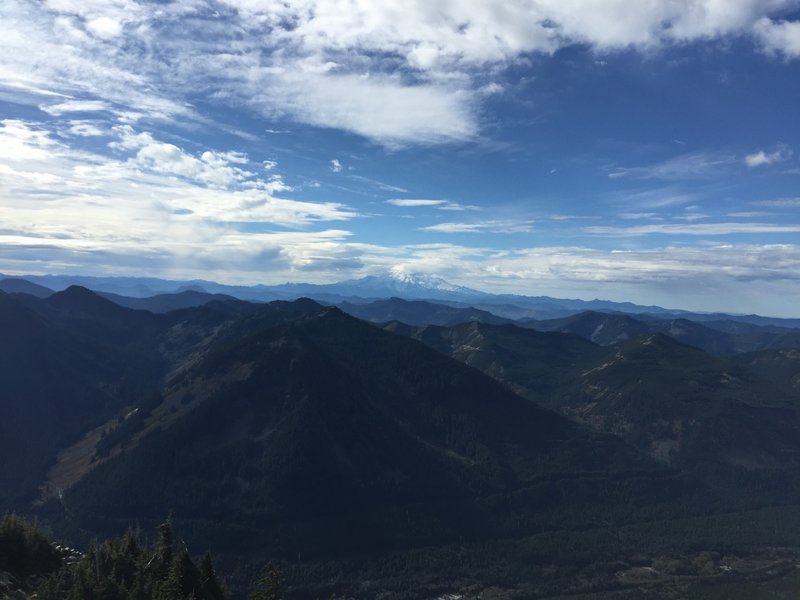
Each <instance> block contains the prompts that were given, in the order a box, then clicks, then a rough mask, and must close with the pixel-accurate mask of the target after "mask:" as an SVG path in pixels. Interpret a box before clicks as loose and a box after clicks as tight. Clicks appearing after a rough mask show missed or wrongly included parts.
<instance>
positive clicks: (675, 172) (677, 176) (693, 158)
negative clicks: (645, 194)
mask: <svg viewBox="0 0 800 600" xmlns="http://www.w3.org/2000/svg"><path fill="white" fill-rule="evenodd" d="M736 162H737V161H736V157H735V156H732V155H727V154H713V153H691V154H682V155H680V156H676V157H674V158H670V159H668V160H665V161H662V162H658V163H654V164H650V165H642V166H636V167H616V168H614V169H613V170H611V172H610V173H609V174H608V177H609V178H611V179H622V178H631V179H663V180H687V179H709V178H714V177H716V176H718V175H719V174H720V172H722V171H723V170H725V169H727V168H728V167H730V166H731V165H734V164H736Z"/></svg>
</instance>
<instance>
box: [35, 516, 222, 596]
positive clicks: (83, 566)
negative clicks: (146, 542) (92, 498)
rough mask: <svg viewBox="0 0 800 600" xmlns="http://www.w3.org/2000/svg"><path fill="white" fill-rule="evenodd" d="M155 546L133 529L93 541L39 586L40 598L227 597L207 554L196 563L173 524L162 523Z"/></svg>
mask: <svg viewBox="0 0 800 600" xmlns="http://www.w3.org/2000/svg"><path fill="white" fill-rule="evenodd" d="M158 532H159V539H158V542H157V543H156V546H155V548H147V547H144V546H142V545H141V544H140V543H139V536H138V535H137V532H136V531H134V530H128V532H127V533H126V534H125V535H124V536H122V537H121V538H114V539H110V540H106V541H104V542H101V543H94V544H92V545H91V547H90V548H89V550H88V551H87V552H86V553H85V554H84V555H83V556H81V557H80V558H78V559H77V560H72V561H70V560H66V561H65V563H64V566H63V567H62V568H61V569H60V570H59V571H58V572H57V573H55V574H54V575H51V576H50V577H48V578H47V579H45V580H44V581H43V582H42V584H41V585H40V586H39V591H38V598H39V599H40V600H151V599H152V600H228V599H229V598H230V594H229V593H228V591H227V589H226V588H225V585H224V583H223V582H222V581H220V579H219V578H218V577H217V575H216V573H215V572H214V566H213V564H212V561H211V557H210V556H209V555H208V554H206V555H205V556H204V557H203V558H202V560H201V561H200V563H199V564H198V563H196V562H195V561H194V560H193V559H192V557H191V556H190V555H189V552H188V550H187V548H186V545H185V544H182V543H179V544H176V543H175V541H174V538H173V532H172V525H171V524H170V523H169V522H166V523H162V524H161V525H160V526H159V529H158Z"/></svg>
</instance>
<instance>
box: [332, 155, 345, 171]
mask: <svg viewBox="0 0 800 600" xmlns="http://www.w3.org/2000/svg"><path fill="white" fill-rule="evenodd" d="M331 171H333V172H334V173H341V172H342V163H341V162H339V160H338V159H336V158H334V159H333V160H331Z"/></svg>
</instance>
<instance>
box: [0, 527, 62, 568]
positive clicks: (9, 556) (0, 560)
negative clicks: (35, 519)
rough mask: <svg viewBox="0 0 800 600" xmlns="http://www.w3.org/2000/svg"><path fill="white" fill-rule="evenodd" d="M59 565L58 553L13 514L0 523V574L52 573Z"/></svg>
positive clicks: (36, 532)
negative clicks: (4, 572)
mask: <svg viewBox="0 0 800 600" xmlns="http://www.w3.org/2000/svg"><path fill="white" fill-rule="evenodd" d="M60 565H61V556H60V554H59V552H58V551H57V550H56V549H55V548H54V547H53V546H52V545H51V544H50V542H49V541H48V540H47V538H45V537H44V536H43V535H42V534H41V533H40V532H39V531H38V530H37V529H36V528H35V527H34V526H33V525H31V524H30V523H27V522H26V521H23V520H22V519H19V518H17V517H15V516H13V515H8V516H5V517H4V518H3V520H2V521H0V571H7V572H9V573H13V574H14V575H15V576H16V577H20V578H24V577H29V576H31V575H41V574H45V573H52V572H53V571H55V570H56V569H58V567H59V566H60Z"/></svg>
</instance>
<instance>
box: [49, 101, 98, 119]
mask: <svg viewBox="0 0 800 600" xmlns="http://www.w3.org/2000/svg"><path fill="white" fill-rule="evenodd" d="M39 108H40V109H42V110H43V111H44V112H46V113H47V114H50V115H53V116H54V117H60V116H61V115H63V114H65V113H72V112H98V111H107V110H110V106H109V105H108V104H107V103H106V102H102V101H100V100H67V101H66V102H59V103H56V104H42V105H41V106H39Z"/></svg>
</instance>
